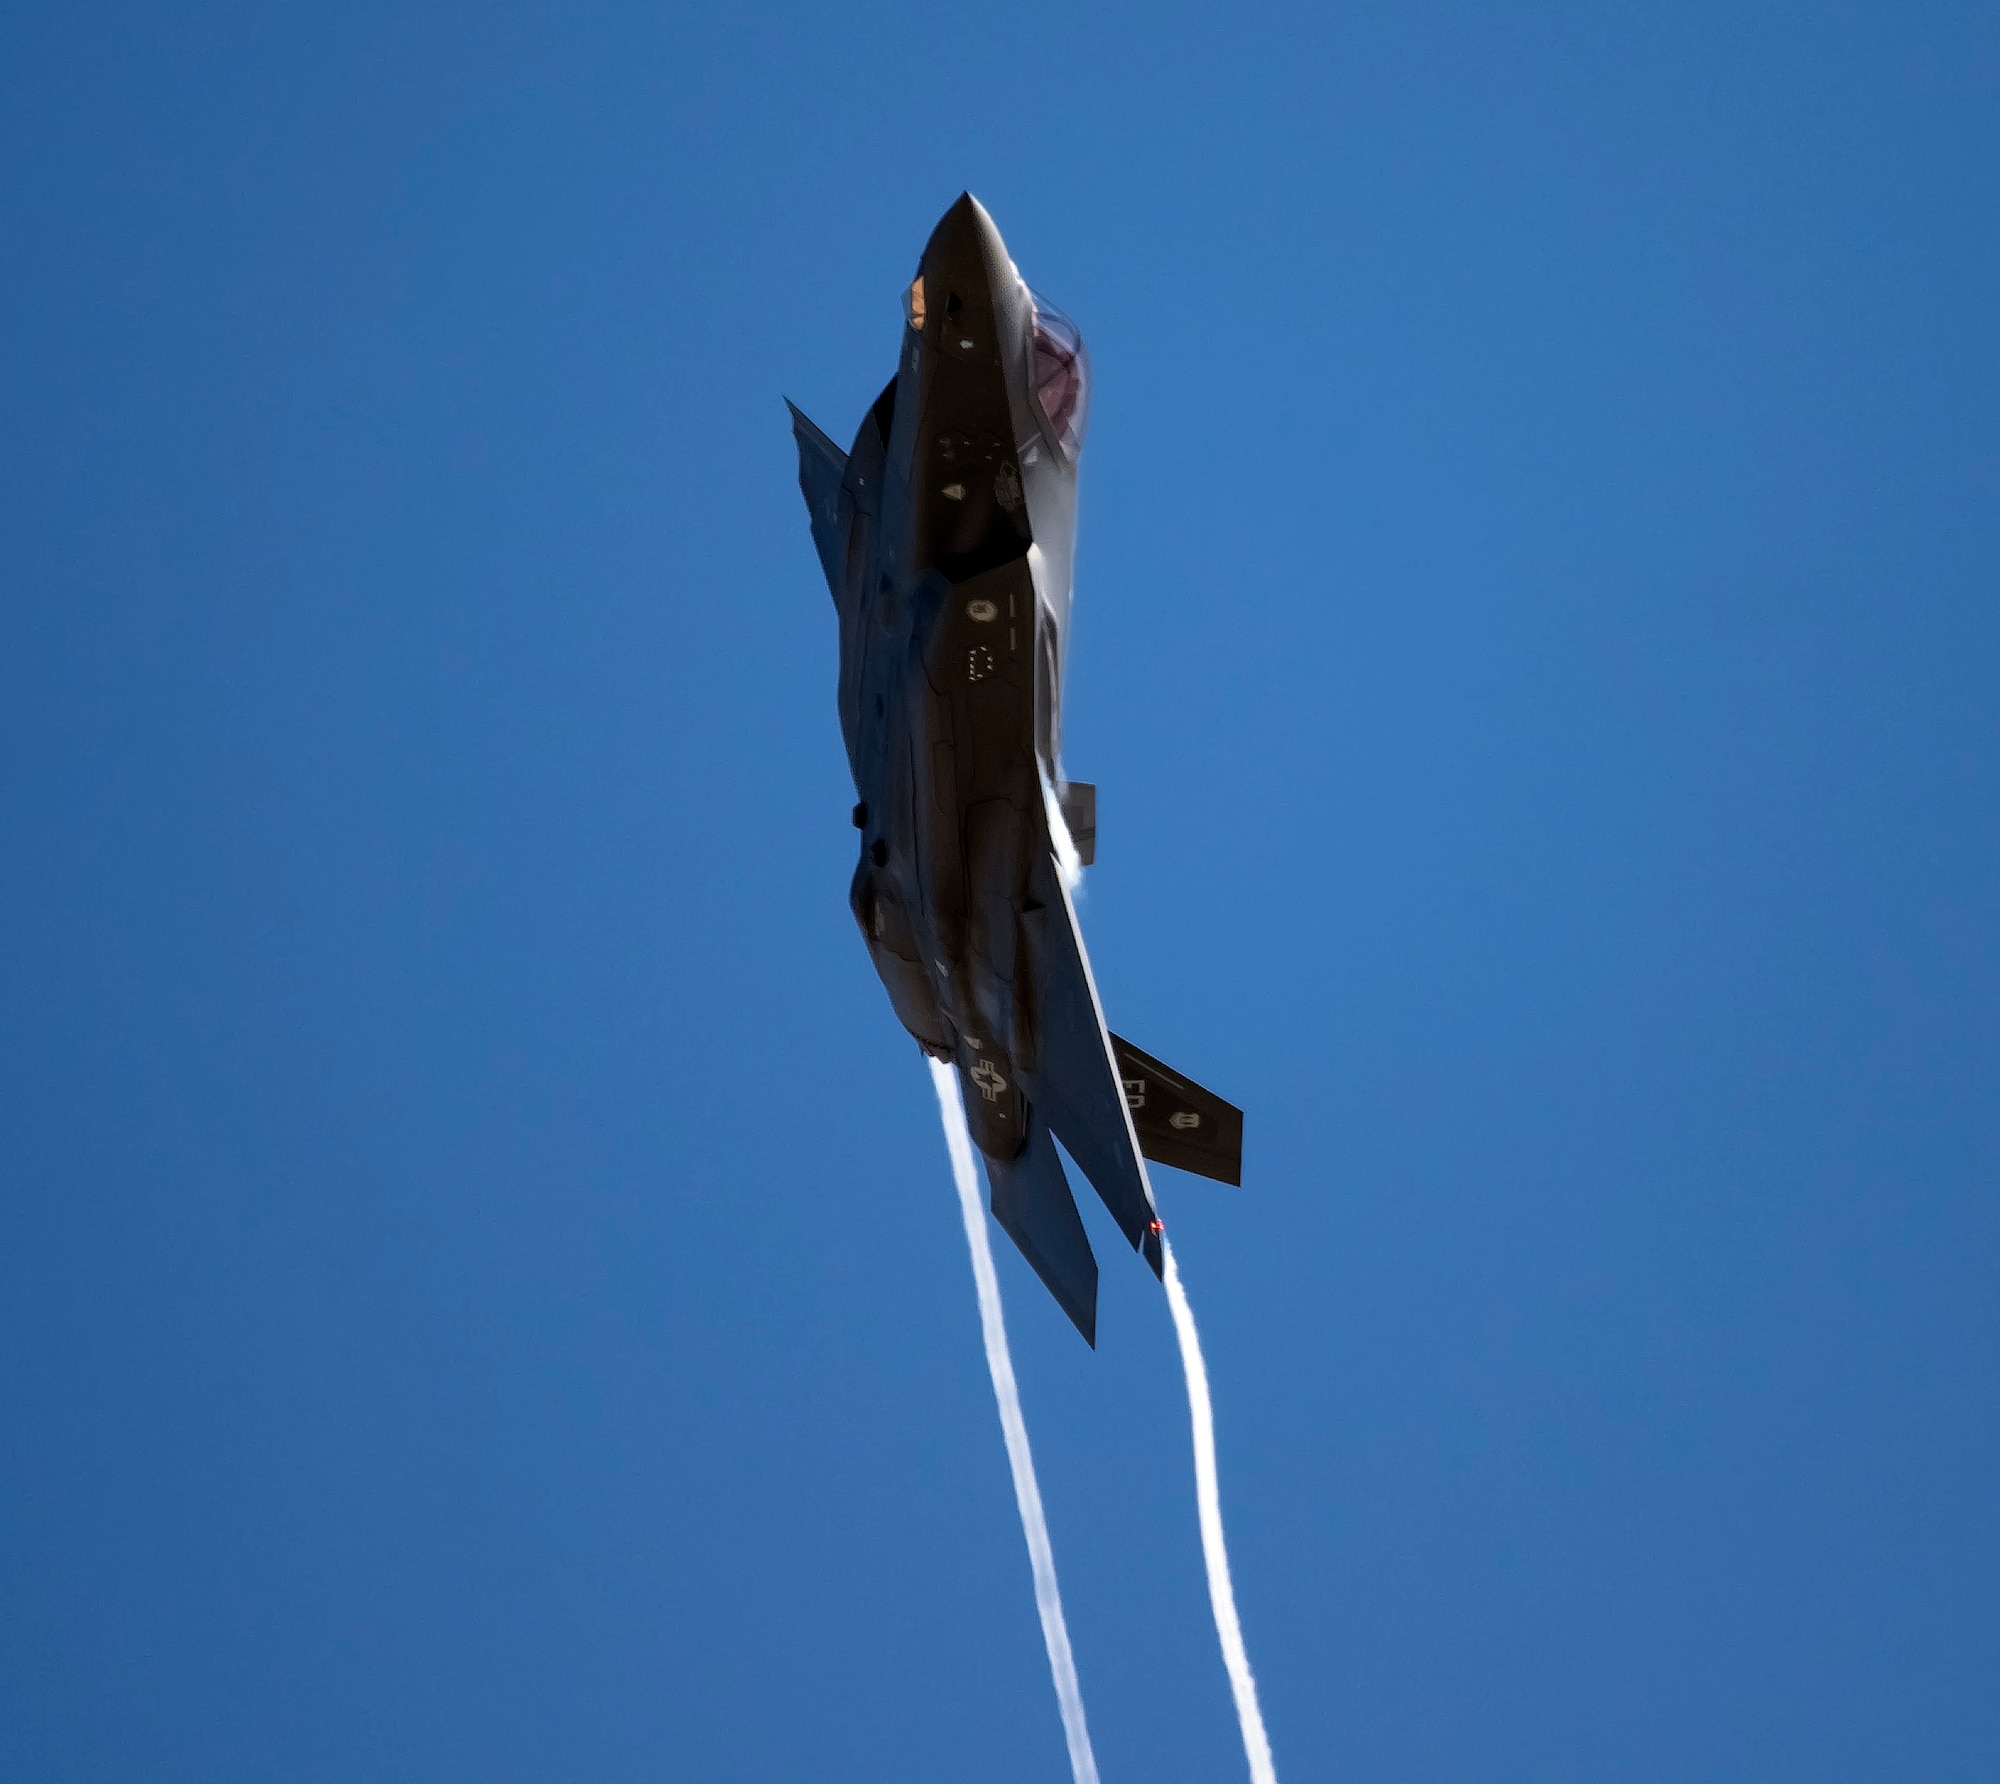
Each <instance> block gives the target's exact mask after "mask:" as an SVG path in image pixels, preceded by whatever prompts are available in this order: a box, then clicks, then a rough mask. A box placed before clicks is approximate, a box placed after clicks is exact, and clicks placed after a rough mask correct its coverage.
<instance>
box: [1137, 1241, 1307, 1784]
mask: <svg viewBox="0 0 2000 1784" xmlns="http://www.w3.org/2000/svg"><path fill="white" fill-rule="evenodd" d="M1160 1244H1161V1246H1162V1248H1163V1249H1164V1250H1165V1252H1166V1265H1167V1270H1166V1284H1167V1305H1168V1306H1169V1307H1170V1308H1172V1309H1173V1315H1174V1335H1175V1336H1176V1337H1177V1338H1179V1340H1180V1343H1181V1371H1182V1373H1183V1374H1185V1375H1186V1376H1187V1396H1188V1420H1189V1422H1190V1423H1191V1424H1192V1425H1193V1426H1194V1497H1195V1509H1196V1511H1197V1512H1198V1513H1199V1514H1200V1518H1201V1556H1202V1560H1203V1561H1204V1562H1206V1563H1207V1565H1208V1602H1209V1606H1210V1608H1211V1609H1212V1610H1213V1611H1214V1612H1215V1634H1216V1639H1217V1640H1218V1641H1220V1642H1221V1644H1222V1664H1223V1666H1224V1668H1225V1669H1227V1671H1228V1673H1229V1689H1230V1691H1231V1693H1232V1694H1233V1695H1234V1696H1235V1699H1236V1720H1237V1723H1238V1725H1239V1726H1240V1727H1241V1728H1242V1730H1243V1753H1244V1756H1245V1757H1246V1758H1247V1759H1248V1760H1249V1761H1250V1784H1278V1774H1277V1772H1276V1771H1275V1770H1274V1769H1273V1768H1272V1765H1271V1742H1270V1737H1269V1736H1267V1735H1266V1734H1265V1733H1264V1716H1263V1712H1262V1711H1261V1710H1259V1709H1258V1708H1257V1681H1256V1679H1254V1678H1253V1677H1252V1676H1251V1673H1250V1656H1249V1655H1248V1654H1246V1653H1245V1652H1244V1651H1243V1625H1242V1624H1241V1623H1239V1622H1238V1621H1237V1619H1236V1589H1235V1587H1233V1586H1232V1585H1231V1584H1230V1583H1229V1550H1228V1549H1227V1548H1226V1547H1225V1546H1224V1544H1223V1540H1222V1495H1221V1492H1220V1490H1219V1489H1218V1488H1217V1486H1216V1484H1215V1410H1214V1408H1213V1407H1212V1406H1211V1405H1210V1404H1209V1398H1208V1370H1207V1368H1206V1367H1205V1366H1204V1365H1203V1363H1202V1360H1201V1339H1200V1338H1199V1337H1198V1336H1197V1335H1196V1332H1195V1329H1194V1309H1193V1308H1191V1307H1190V1306H1189V1305H1188V1298H1187V1290H1186V1289H1184V1288H1182V1287H1181V1273H1180V1271H1179V1269H1178V1268H1177V1267H1176V1266H1175V1264H1174V1248H1173V1247H1172V1246H1171V1245H1169V1244H1167V1242H1166V1236H1165V1235H1164V1234H1162V1235H1161V1237H1160Z"/></svg>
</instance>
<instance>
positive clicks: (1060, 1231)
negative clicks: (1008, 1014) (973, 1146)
mask: <svg viewBox="0 0 2000 1784" xmlns="http://www.w3.org/2000/svg"><path fill="white" fill-rule="evenodd" d="M986 1181H987V1185H988V1187H989V1188H990V1189H991V1191H992V1201H993V1218H994V1219H995V1220H997V1221H998V1222H999V1223H1000V1224H1001V1226H1003V1227H1004V1228H1006V1230H1007V1237H1008V1238H1010V1239H1012V1240H1013V1241H1014V1243H1015V1244H1016V1245H1018V1246H1019V1247H1020V1248H1021V1255H1022V1256H1023V1257H1024V1258H1026V1259H1027V1260H1028V1262H1029V1263H1030V1264H1032V1265H1033V1266H1034V1270H1035V1274H1036V1275H1037V1276H1039V1277H1040V1278H1041V1279H1042V1282H1043V1284H1044V1285H1045V1286H1046V1287H1047V1289H1048V1291H1049V1293H1050V1294H1052V1295H1054V1296H1055V1298H1056V1301H1057V1303H1058V1305H1060V1306H1061V1308H1062V1310H1063V1312H1065V1313H1067V1314H1068V1315H1069V1316H1070V1318H1071V1320H1072V1321H1074V1322H1075V1325H1076V1329H1077V1330H1078V1331H1079V1332H1081V1333H1082V1334H1083V1341H1084V1343H1086V1344H1088V1345H1089V1346H1090V1347H1091V1348H1092V1349H1093V1350H1094V1349H1095V1348H1096V1347H1097V1259H1096V1258H1095V1257H1094V1256H1092V1254H1091V1250H1090V1240H1089V1239H1088V1237H1086V1236H1085V1233H1084V1230H1083V1217H1082V1216H1081V1215H1080V1214H1078V1213H1077V1211H1076V1200H1075V1198H1074V1197H1073V1196H1072V1195H1071V1194H1070V1192H1069V1179H1068V1178H1067V1177H1065V1176H1064V1175H1063V1168H1062V1160H1061V1159H1060V1158H1059V1157H1058V1156H1057V1155H1056V1144H1055V1141H1054V1140H1053V1139H1051V1138H1050V1137H1049V1127H1048V1123H1047V1122H1046V1121H1044V1120H1043V1119H1042V1117H1041V1112H1040V1111H1039V1110H1037V1109H1034V1108H1030V1110H1029V1111H1028V1143H1027V1145H1026V1146H1025V1147H1023V1148H1022V1150H1021V1156H1020V1157H1019V1158H1017V1159H1014V1160H1013V1161H1012V1162H1011V1163H1003V1162H1002V1161H1001V1160H999V1159H996V1158H993V1157H992V1156H991V1155H988V1156H987V1158H986Z"/></svg>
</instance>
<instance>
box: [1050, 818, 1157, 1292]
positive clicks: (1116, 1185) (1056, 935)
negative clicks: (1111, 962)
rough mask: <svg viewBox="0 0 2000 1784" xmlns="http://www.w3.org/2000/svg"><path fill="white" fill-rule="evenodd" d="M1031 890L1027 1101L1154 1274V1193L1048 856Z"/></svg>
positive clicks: (1077, 936)
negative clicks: (1031, 1050)
mask: <svg viewBox="0 0 2000 1784" xmlns="http://www.w3.org/2000/svg"><path fill="white" fill-rule="evenodd" d="M1035 891H1036V897H1037V899H1038V901H1039V903H1038V905H1037V907H1036V908H1033V909H1030V910H1026V911H1024V912H1023V913H1022V929H1023V931H1024V932H1025V934H1026V936H1027V940H1028V950H1029V955H1030V958H1031V960H1032V963H1033V971H1034V988H1035V1065H1034V1069H1033V1070H1032V1071H1024V1072H1023V1076H1024V1077H1025V1078H1026V1080H1027V1090H1028V1101H1029V1103H1030V1104H1031V1105H1033V1106H1034V1107H1035V1108H1037V1109H1039V1110H1041V1111H1042V1112H1043V1113H1044V1114H1045V1115H1046V1116H1047V1118H1048V1123H1049V1126H1050V1127H1052V1128H1053V1129H1054V1130H1055V1135H1056V1138H1057V1139H1059V1140H1060V1141H1062V1143H1063V1145H1064V1147H1065V1148H1066V1149H1067V1150H1068V1152H1069V1155H1070V1157H1071V1158H1073V1159H1075V1160H1076V1163H1077V1168H1078V1169H1079V1170H1081V1171H1082V1172H1083V1174H1084V1175H1085V1176H1086V1177H1088V1178H1089V1179H1090V1184H1091V1187H1092V1188H1093V1189H1095V1190H1096V1191H1097V1193H1098V1195H1099V1196H1100V1197H1102V1198H1103V1201H1104V1205H1105V1207H1107V1208H1109V1209H1110V1210H1111V1218H1112V1219H1113V1220H1115V1221H1117V1223H1118V1228H1119V1231H1121V1232H1122V1233H1123V1234H1124V1235H1125V1237H1126V1239H1127V1240H1128V1241H1130V1243H1131V1245H1132V1248H1133V1249H1134V1250H1135V1251H1143V1252H1144V1253H1145V1256H1146V1261H1147V1263H1149V1264H1151V1265H1152V1267H1153V1273H1154V1274H1155V1275H1158V1274H1159V1272H1160V1269H1161V1261H1160V1238H1159V1221H1158V1217H1157V1216H1156V1215H1155V1213H1154V1211H1153V1192H1152V1189H1151V1187H1150V1186H1149V1185H1148V1183H1147V1181H1146V1167H1145V1165H1144V1164H1143V1163H1142V1162H1141V1161H1140V1157H1139V1140H1138V1135H1137V1134H1136V1133H1135V1132H1134V1131H1133V1127H1132V1115H1131V1111H1130V1110H1129V1109H1127V1108H1126V1106H1125V1094H1124V1090H1123V1087H1122V1086H1121V1084H1120V1082H1119V1073H1118V1067H1117V1065H1116V1063H1115V1062H1114V1061H1113V1059H1112V1056H1111V1039H1110V1036H1109V1035H1108V1034H1107V1033H1106V1032H1105V1028H1104V1010H1103V1006H1102V1005H1101V1004H1100V1003H1099V1002H1098V999H1097V984H1096V981H1095V980H1093V979H1092V977H1091V975H1090V959H1089V956H1087V955H1086V954H1085V953H1084V951H1083V936H1082V934H1081V933H1080V932H1079V931H1078V929H1077V923H1076V908H1075V906H1074V905H1072V904H1071V903H1070V899H1069V891H1068V889H1067V888H1066V887H1065V886H1064V885H1063V883H1062V876H1061V874H1060V873H1059V872H1058V871H1057V870H1056V864H1055V860H1054V858H1053V857H1052V856H1047V855H1045V856H1043V858H1042V861H1041V864H1040V867H1039V868H1038V870H1037V872H1036V875H1035Z"/></svg>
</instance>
